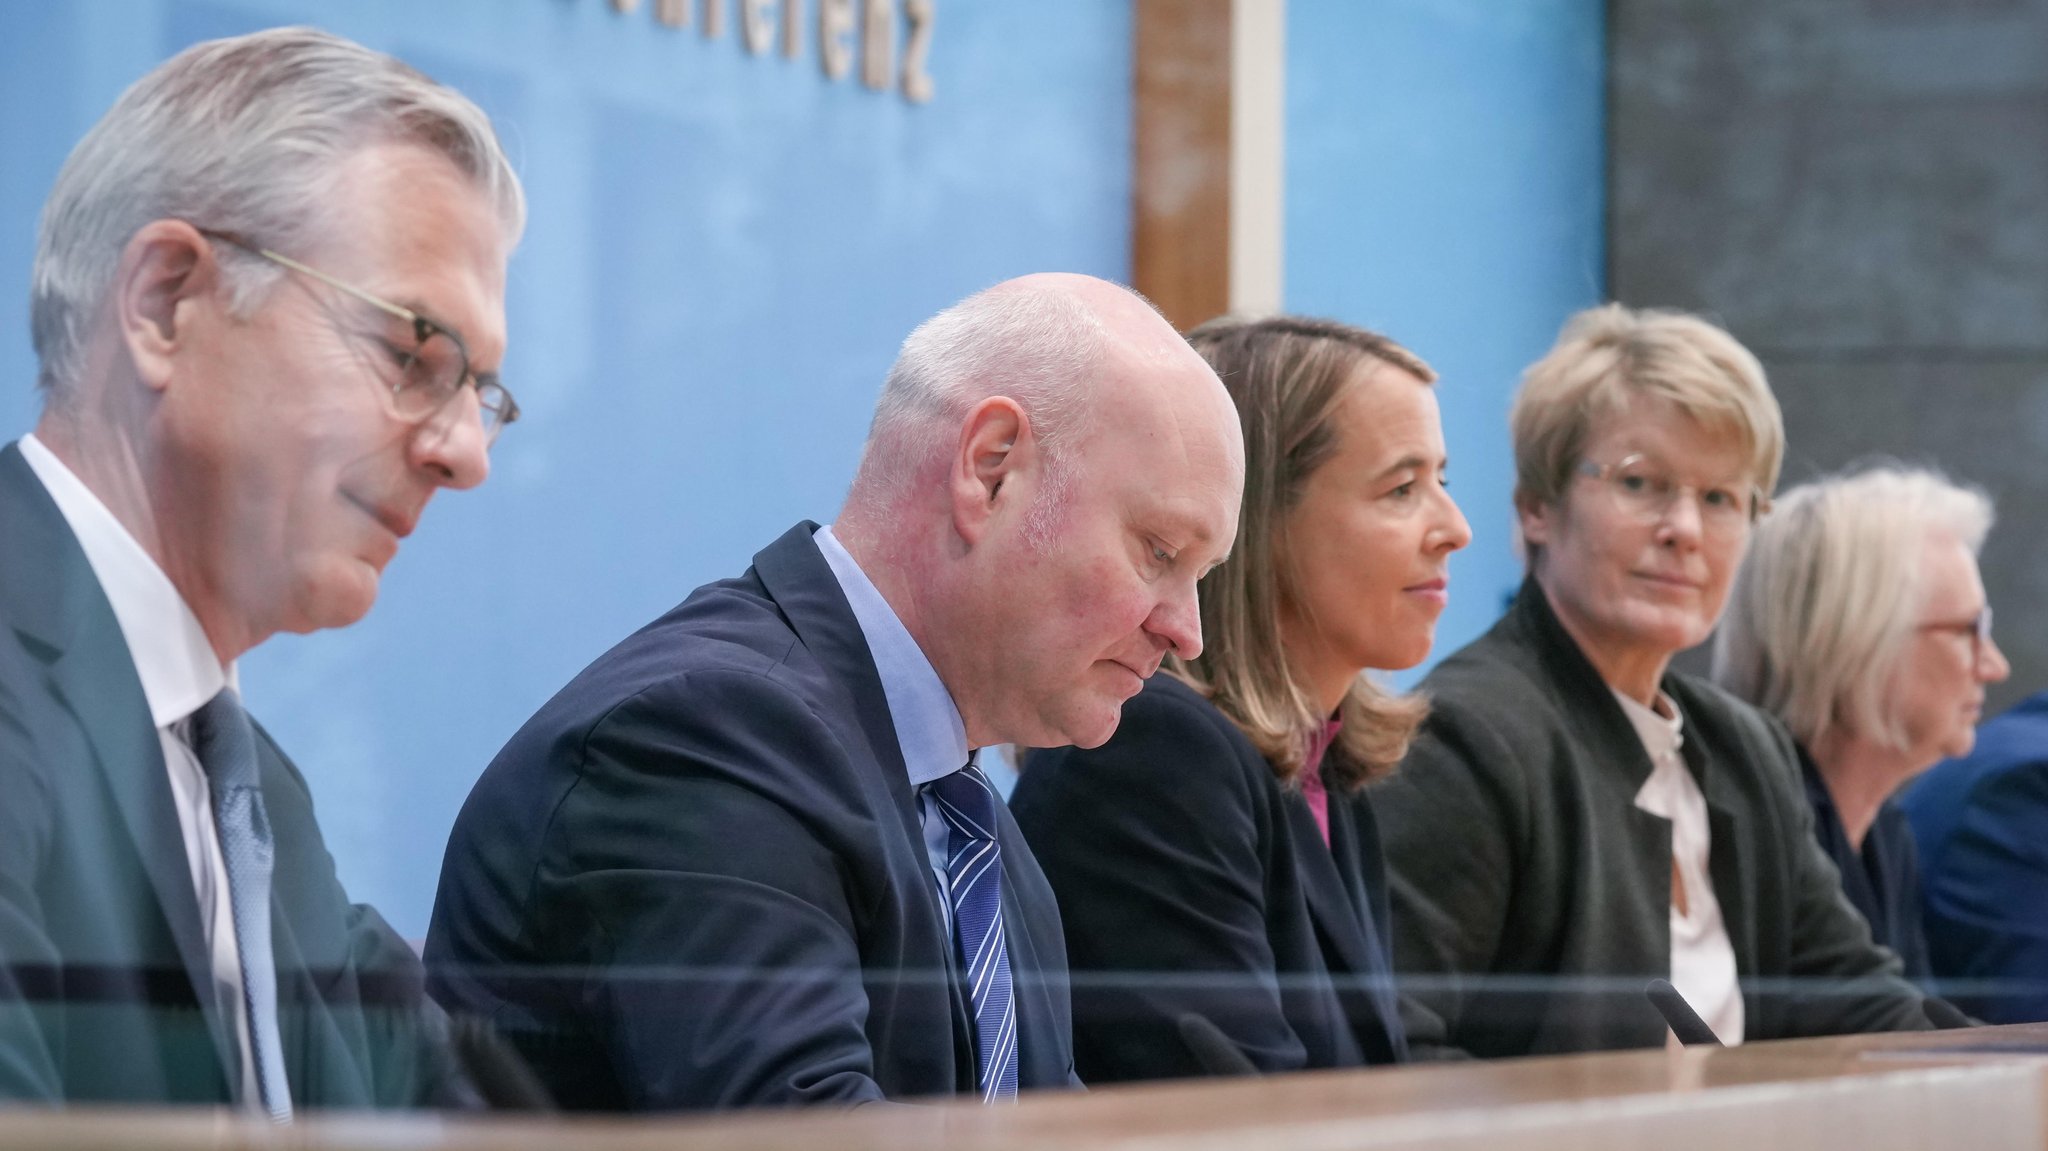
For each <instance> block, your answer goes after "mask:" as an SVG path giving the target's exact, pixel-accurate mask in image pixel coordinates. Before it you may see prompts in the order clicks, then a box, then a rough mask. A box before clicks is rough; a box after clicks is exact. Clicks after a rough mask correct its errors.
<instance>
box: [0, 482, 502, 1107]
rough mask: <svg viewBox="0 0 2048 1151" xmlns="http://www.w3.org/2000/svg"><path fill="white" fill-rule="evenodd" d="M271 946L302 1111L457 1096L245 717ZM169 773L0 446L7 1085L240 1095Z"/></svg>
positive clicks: (397, 980)
mask: <svg viewBox="0 0 2048 1151" xmlns="http://www.w3.org/2000/svg"><path fill="white" fill-rule="evenodd" d="M257 756H258V758H259V761H260V762H259V768H260V772H261V780H262V786H263V801H264V806H265V808H266V810H267V812H268V815H269V818H270V825H271V833H272V837H273V839H274V840H275V843H276V861H275V865H274V870H273V873H272V877H271V906H270V916H271V936H272V938H271V950H272V954H273V956H274V958H275V960H276V964H277V975H278V1001H279V1012H278V1015H279V1029H280V1032H281V1037H282V1040H283V1047H284V1058H285V1075H286V1078H287V1079H288V1080H289V1082H290V1084H291V1093H292V1098H293V1100H294V1101H295V1102H296V1103H297V1104H298V1105H299V1106H300V1107H321V1106H330V1107H370V1106H378V1105H409V1104H424V1103H451V1102H458V1101H462V1100H463V1099H464V1098H466V1096H465V1095H464V1094H463V1093H464V1092H466V1090H467V1088H466V1086H464V1085H462V1083H461V1081H460V1080H459V1078H457V1077H456V1076H455V1073H454V1065H453V1063H452V1061H451V1060H450V1057H449V1055H448V1052H447V1049H446V1047H445V1045H444V1044H443V1042H442V1040H443V1038H444V1035H445V1028H444V1021H443V1020H442V1019H441V1016H440V1012H439V1011H438V1010H436V1009H434V1007H433V1005H432V1004H430V1003H427V1002H426V1000H425V997H424V994H423V992H422V988H421V976H420V967H419V962H418V960H416V959H415V958H414V957H413V954H412V952H411V951H410V950H409V949H408V948H407V947H406V945H405V943H404V941H403V940H401V939H399V938H398V936H397V935H396V934H395V933H393V932H392V931H391V929H390V928H389V927H388V926H386V925H385V923H384V921H383V919H382V918H381V917H379V916H378V915H377V913H376V912H375V911H372V910H370V909H369V908H367V907H360V906H351V905H350V904H349V902H348V899H347V897H346V896H345V895H344V894H343V892H342V888H341V884H340V883H339V882H337V881H336V879H335V874H334V861H333V860H332V859H331V858H329V856H328V854H327V848H326V845H325V844H324V843H323V842H322V840H321V837H320V828H319V825H318V824H316V823H315V822H314V821H313V803H312V798H311V796H310V795H309V794H308V793H307V790H306V782H305V780H304V779H303V778H302V777H301V776H300V775H299V773H298V770H297V769H296V768H294V767H293V766H292V765H291V763H290V761H288V760H287V759H286V758H285V757H284V754H283V753H282V752H280V751H279V750H278V748H277V746H276V745H275V744H274V743H272V742H271V741H270V737H269V736H268V735H267V734H265V733H264V732H263V731H262V729H261V728H258V729H257ZM191 875H192V872H191V869H190V865H189V864H188V862H187V860H186V855H185V842H184V837H183V835H182V833H181V832H180V831H179V829H178V816H177V809H176V808H175V807H174V806H173V800H172V796H171V785H170V777H169V776H168V775H167V774H166V772H165V769H164V758H163V749H162V745H161V743H160V742H159V741H158V738H157V732H156V728H155V726H154V725H153V724H152V722H151V719H150V713H149V705H148V702H147V701H146V700H145V699H144V697H143V692H142V681H141V679H140V678H139V677H138V676H137V675H136V671H135V665H134V662H133V661H132V660H131V659H130V658H129V654H128V645H127V641H126V639H125V638H124V637H123V636H122V634H121V628H120V624H119V623H118V622H117V621H116V620H115V618H114V609H113V606H112V605H111V604H109V603H108V601H107V597H106V595H105V593H103V592H102V591H101V589H100V585H99V582H98V581H97V580H96V579H95V578H94V576H93V571H92V567H91V565H90V564H89V563H88V562H87V560H86V557H85V552H84V551H83V550H82V549H81V548H80V547H79V544H78V539H77V537H76V536H74V535H73V534H72V533H71V529H70V526H69V525H68V524H67V523H66V522H65V520H64V517H63V515H62V513H61V512H59V511H58V510H57V505H56V504H55V503H54V502H53V501H52V500H51V499H50V496H49V493H48V492H47V491H46V490H45V489H44V488H43V486H42V483H41V481H39V480H38V479H37V478H36V476H35V473H34V472H33V471H31V470H30V468H29V466H28V462H27V461H26V460H25V459H23V458H22V455H21V450H20V449H19V448H17V447H14V446H12V445H10V446H8V447H7V448H6V449H5V450H4V451H0V1100H33V1101H39V1102H52V1103H55V1102H72V1103H83V1102H120V1103H200V1104H212V1105H219V1104H227V1103H231V1102H234V1100H235V1095H236V1093H237V1092H236V1085H238V1084H239V1083H240V1082H241V1072H240V1054H239V1050H238V1045H237V1043H236V1041H235V1039H234V1037H233V1034H232V1032H231V1031H230V1030H229V1027H230V1022H229V1021H230V1020H231V1018H232V1016H231V1014H230V1013H229V1012H227V1011H226V1010H224V1009H223V1006H222V1004H221V1003H220V1001H219V998H218V996H217V995H216V994H215V992H214V986H215V984H214V981H213V975H212V965H211V961H210V959H209V956H208V952H207V949H206V936H205V933H204V932H203V930H202V929H201V926H200V922H199V901H198V898H197V897H196V896H195V895H194V893H193V890H192V879H191Z"/></svg>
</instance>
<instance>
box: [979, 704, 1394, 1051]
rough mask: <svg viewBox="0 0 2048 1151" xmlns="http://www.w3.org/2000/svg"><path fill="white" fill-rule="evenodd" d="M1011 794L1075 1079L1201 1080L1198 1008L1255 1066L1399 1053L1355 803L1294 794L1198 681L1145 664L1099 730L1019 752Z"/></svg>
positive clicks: (1369, 863)
mask: <svg viewBox="0 0 2048 1151" xmlns="http://www.w3.org/2000/svg"><path fill="white" fill-rule="evenodd" d="M1011 803H1012V805H1013V807H1014V809H1015V811H1016V813H1017V822H1018V824H1019V825H1020V826H1021V827H1023V829H1024V834H1025V837H1026V838H1027V839H1029V840H1030V841H1031V846H1032V849H1033V850H1034V851H1036V852H1037V853H1038V859H1039V862H1040V864H1041V865H1042V866H1044V868H1045V874H1046V878H1048V879H1049V880H1051V882H1052V886H1053V891H1054V892H1055V893H1056V894H1057V895H1058V896H1059V901H1060V916H1061V919H1062V920H1063V921H1064V923H1065V924H1066V932H1067V951H1068V955H1069V957H1070V960H1071V962H1072V964H1073V969H1074V981H1075V982H1074V1053H1075V1059H1076V1063H1077V1066H1078V1068H1079V1070H1080V1072H1081V1077H1082V1078H1083V1079H1085V1080H1087V1081H1088V1082H1090V1083H1095V1082H1106V1081H1109V1080H1119V1079H1159V1078H1168V1077H1177V1076H1188V1075H1199V1074H1202V1073H1203V1072H1204V1066H1203V1063H1202V1061H1201V1060H1200V1059H1199V1058H1198V1057H1197V1056H1196V1055H1195V1053H1193V1052H1191V1051H1190V1050H1189V1048H1188V1046H1187V1044H1186V1043H1185V1041H1184V1040H1183V1039H1182V1037H1181V1034H1180V1032H1179V1029H1178V1027H1179V1022H1180V1020H1181V1018H1182V1017H1183V1016H1185V1015H1188V1014H1196V1015H1200V1016H1203V1017H1204V1018H1206V1019H1208V1020H1209V1021H1210V1022H1211V1023H1214V1024H1215V1025H1216V1026H1217V1027H1218V1028H1220V1029H1221V1030H1222V1032H1223V1034H1224V1035H1225V1036H1227V1037H1228V1038H1229V1039H1230V1040H1231V1042H1233V1043H1234V1044H1235V1045H1236V1046H1237V1048H1238V1050H1240V1051H1242V1052H1243V1053H1244V1055H1245V1057H1246V1058H1247V1059H1249V1060H1250V1061H1251V1063H1252V1065H1253V1066H1255V1067H1257V1068H1259V1069H1260V1070H1263V1071H1293V1070H1299V1069H1301V1068H1311V1067H1354V1066H1358V1065H1360V1064H1365V1063H1392V1062H1397V1061H1399V1060H1401V1059H1404V1058H1406V1056H1407V1045H1406V1043H1405V1041H1404V1040H1403V1038H1402V1033H1401V1025H1400V1018H1399V1014H1398V1009H1397V1007H1396V1004H1395V1000H1394V995H1393V988H1392V984H1391V980H1390V978H1389V974H1390V968H1389V965H1388V954H1387V946H1386V936H1385V933H1384V925H1385V924H1386V922H1387V902H1386V898H1387V896H1386V884H1385V879H1384V874H1383V871H1382V865H1381V861H1380V844H1379V833H1378V830H1377V829H1376V827H1375V826H1374V823H1373V817H1372V807H1371V805H1370V803H1369V802H1366V801H1362V800H1361V801H1359V802H1356V803H1349V804H1347V803H1344V802H1342V801H1340V800H1338V799H1337V798H1336V794H1335V793H1334V792H1333V793H1332V798H1331V802H1330V843H1329V844H1328V845H1327V846H1326V845H1325V844H1324V843H1323V838H1322V835H1321V833H1320V831H1318V829H1317V827H1316V822H1315V817H1314V816H1313V815H1312V814H1310V812H1309V808H1308V804H1307V802H1306V801H1305V800H1303V799H1302V796H1301V792H1300V791H1299V790H1298V789H1292V788H1289V789H1283V788H1282V787H1281V786H1280V783H1279V781H1278V780H1277V779H1276V778H1275V777H1274V775H1273V768H1272V766H1271V765H1270V764H1268V763H1267V762H1266V760H1265V758H1264V757H1263V756H1261V755H1260V754H1259V753H1258V752H1257V751H1256V750H1254V749H1253V747H1252V745H1251V742H1250V741H1249V740H1247V739H1246V738H1245V737H1244V734H1243V733H1242V732H1240V731H1239V730H1238V728H1237V725H1235V724H1233V723H1232V722H1231V721H1230V720H1229V719H1228V718H1227V717H1226V716H1224V714H1223V713H1222V712H1221V711H1218V710H1217V709H1216V707H1215V706H1214V705H1213V704H1211V703H1210V702H1209V701H1208V700H1206V699H1203V698H1202V697H1201V695H1200V694H1198V693H1197V692H1196V691H1195V690H1194V689H1192V688H1190V687H1188V686H1187V685H1186V684H1184V683H1182V682H1180V681H1179V680H1177V679H1174V678H1173V677H1171V676H1166V675H1160V676H1155V677H1153V679H1152V680H1151V682H1149V683H1147V684H1146V685H1145V690H1144V691H1142V692H1140V693H1139V694H1138V695H1137V697H1136V698H1134V699H1132V700H1131V701H1130V702H1129V703H1127V704H1125V705H1124V713H1123V721H1122V723H1120V724H1119V725H1118V727H1117V731H1116V734H1115V735H1114V736H1113V737H1111V739H1110V740H1109V742H1108V743H1106V744H1104V745H1102V746H1101V747H1099V748H1096V749H1094V750H1092V751H1082V750H1079V749H1076V748H1059V749H1056V750H1050V751H1040V752H1035V753H1033V754H1032V755H1031V756H1030V757H1029V758H1028V759H1027V761H1026V764H1025V767H1024V770H1023V774H1022V776H1021V778H1020V779H1019V781H1018V784H1017V790H1016V793H1015V795H1013V796H1012V798H1011Z"/></svg>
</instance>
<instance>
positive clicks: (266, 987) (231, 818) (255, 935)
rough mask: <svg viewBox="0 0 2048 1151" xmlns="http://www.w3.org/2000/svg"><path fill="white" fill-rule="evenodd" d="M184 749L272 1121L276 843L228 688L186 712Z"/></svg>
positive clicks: (276, 1054)
mask: <svg viewBox="0 0 2048 1151" xmlns="http://www.w3.org/2000/svg"><path fill="white" fill-rule="evenodd" d="M192 750H193V752H194V754H196V755H197V756H198V757H199V765H200V766H201V767H203V768H205V769H206V779H207V784H208V787H209V789H210V790H211V791H212V792H213V823H214V829H215V831H216V832H217V833H218V834H219V836H220V854H221V860H222V862H223V863H225V864H226V867H227V873H228V899H229V901H230V905H231V906H232V907H233V909H234V920H235V944H236V946H237V948H238V949H239V950H240V951H241V953H242V1003H243V1006H244V1007H245V1008H246V1009H247V1010H248V1013H249V1050H250V1054H251V1055H252V1056H253V1057H254V1059H255V1063H256V1087H257V1090H259V1091H260V1092H261V1093H262V1095H263V1109H264V1110H265V1111H267V1112H269V1114H270V1117H271V1119H272V1120H274V1121H276V1122H279V1123H288V1122H290V1121H291V1118H292V1096H291V1089H290V1086H289V1085H288V1084H287V1082H286V1080H285V1073H284V1042H283V1040H282V1039H281V1038H280V1037H279V1034H278V1029H277V963H276V960H275V959H274V958H273V957H272V955H271V951H270V873H271V869H272V867H273V866H274V864H275V862H276V844H275V843H273V842H272V840H271V838H270V817H269V815H268V813H266V812H265V811H264V809H263V786H262V780H261V778H260V776H259V775H258V773H257V765H256V732H255V729H254V728H253V727H252V726H251V725H250V723H249V714H248V713H247V712H245V711H243V710H242V704H241V701H240V700H238V699H236V698H235V689H233V688H231V687H230V688H222V689H221V692H220V694H219V695H216V696H214V697H213V698H212V699H210V700H208V701H207V702H206V704H205V706H203V707H201V708H200V709H199V710H198V711H195V712H193V713H192Z"/></svg>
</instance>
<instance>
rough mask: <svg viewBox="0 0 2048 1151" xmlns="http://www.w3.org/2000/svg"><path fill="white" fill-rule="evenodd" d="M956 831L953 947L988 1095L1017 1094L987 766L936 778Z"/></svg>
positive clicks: (950, 879)
mask: <svg viewBox="0 0 2048 1151" xmlns="http://www.w3.org/2000/svg"><path fill="white" fill-rule="evenodd" d="M931 789H932V795H933V797H934V798H936V799H937V800H938V801H939V814H941V815H943V816H944V817H945V819H946V825H947V827H948V829H949V831H950V843H949V852H948V854H947V857H946V885H947V887H949V888H950V889H951V891H952V903H953V946H954V948H955V950H956V951H958V953H959V956H960V970H961V971H962V972H963V973H965V977H966V980H967V988H968V996H969V1000H970V1002H971V1003H972V1005H973V1007H974V1037H975V1044H976V1046H977V1047H978V1048H979V1051H978V1055H979V1058H978V1059H977V1061H976V1070H977V1072H978V1082H979V1085H980V1087H981V1101H982V1102H983V1103H993V1102H995V1101H996V1100H998V1099H1015V1098H1016V1097H1017V1007H1016V1003H1015V1002H1014V1001H1013V999H1012V998H1011V995H1010V949H1009V946H1008V944H1007V943H1006V942H1005V941H1004V936H1003V853H1002V848H1001V847H1000V846H998V845H997V843H996V793H995V789H994V788H992V787H990V786H989V784H988V779H987V777H985V776H983V775H982V774H981V769H980V768H979V767H976V766H975V765H974V761H973V760H972V759H969V760H968V761H967V766H966V767H963V768H961V769H960V770H959V771H956V772H954V773H953V774H951V775H948V776H944V777H942V778H939V779H935V780H933V781H932V783H931Z"/></svg>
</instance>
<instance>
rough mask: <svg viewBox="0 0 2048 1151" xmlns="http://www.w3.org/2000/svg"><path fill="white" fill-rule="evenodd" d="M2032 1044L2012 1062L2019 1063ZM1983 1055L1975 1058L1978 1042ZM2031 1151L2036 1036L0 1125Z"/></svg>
mask: <svg viewBox="0 0 2048 1151" xmlns="http://www.w3.org/2000/svg"><path fill="white" fill-rule="evenodd" d="M2029 1045H2030V1046H2031V1048H2032V1050H2029V1049H2027V1048H2028V1046H2029ZM1987 1048H1988V1049H1989V1050H1985V1049H1987ZM1831 1146H1841V1147H1852V1148H1855V1149H1856V1151H1885V1149H1888V1148H1942V1149H1947V1148H1967V1149H1969V1151H1997V1149H2002V1148H2016V1149H2017V1148H2024V1149H2027V1151H2044V1149H2048V1024H2034V1025H2027V1026H2022V1027H2002V1028H1984V1029H1980V1030H1975V1031H1950V1032H1940V1033H1922V1034H1912V1035H1884V1036H1853V1037H1845V1038H1837V1039H1810V1040H1797V1041H1791V1042H1781V1043H1758V1044H1751V1045H1748V1046H1745V1047H1739V1048H1733V1049H1730V1050H1725V1051H1724V1050H1701V1049H1698V1048H1693V1049H1689V1050H1685V1051H1636V1052H1621V1053H1608V1054H1597V1055H1576V1056H1565V1057H1558V1058H1546V1059H1516V1060H1504V1061H1499V1062H1493V1063H1469V1064H1435V1065H1427V1066H1414V1067H1402V1068H1387V1069H1379V1070H1369V1071H1342V1072H1312V1073H1307V1074H1300V1075H1292V1076H1284V1077H1277V1078H1271V1079H1235V1080H1204V1081H1192V1082H1182V1083H1171V1084H1159V1085H1146V1086H1135V1087H1121V1088H1110V1089H1104V1090H1098V1091H1093V1092H1087V1093H1078V1092H1077V1093H1072V1094H1066V1093H1054V1094H1043V1095H1035V1096H1027V1097H1026V1098H1025V1099H1024V1100H1023V1101H1022V1102H1020V1103H1018V1104H1017V1105H1015V1106H1008V1107H997V1108H985V1107H981V1106H979V1105H976V1104H972V1103H957V1102H954V1103H945V1104H939V1105H932V1106H922V1107H897V1108H886V1109H885V1108H869V1109H864V1110H861V1111H855V1112H830V1113H820V1112H804V1113H797V1112H779V1113H778V1112H753V1113H747V1114H741V1115H731V1116H714V1117H704V1118H682V1119H676V1118H668V1119H643V1118H566V1119H559V1120H555V1119H538V1118H535V1119H498V1118H489V1117H477V1118H470V1117H461V1116H435V1115H362V1116H356V1115H323V1116H318V1117H315V1118H311V1119H307V1120H302V1121H301V1122H300V1123H298V1124H297V1125H295V1126H293V1127H290V1128H286V1129H273V1128H271V1127H269V1126H268V1125H267V1124H265V1123H263V1122H261V1121H260V1120H252V1119H250V1118H247V1117H244V1116H241V1115H232V1114H227V1113H220V1112H194V1111H156V1110H146V1111H143V1110H138V1111H120V1110H111V1109H101V1110H83V1109H80V1110H73V1111H69V1112H30V1111H18V1112H12V1113H9V1112H5V1111H0V1148H14V1147H50V1148H88V1147H89V1148H108V1149H115V1151H119V1149H123V1148H138V1149H140V1148H150V1149H165V1151H170V1149H178V1151H182V1149H188V1148H202V1147H204V1148H217V1147H224V1148H241V1147H248V1148H269V1147H308V1148H333V1149H336V1151H341V1149H350V1151H354V1149H363V1151H401V1149H407V1148H422V1149H426V1148H432V1149H449V1151H472V1149H476V1151H481V1149H483V1148H506V1149H509V1151H526V1149H534V1151H538V1149H541V1148H547V1149H550V1151H552V1149H555V1148H577V1149H584V1148H587V1149H590V1151H643V1149H644V1151H655V1149H660V1151H767V1149H770V1148H794V1149H797V1151H885V1149H886V1151H939V1149H942V1148H944V1149H953V1148H959V1149H962V1151H1022V1149H1025V1148H1077V1149H1082V1151H1111V1149H1114V1151H1226V1149H1228V1151H1239V1149H1243V1148H1279V1149H1290V1151H1292V1149H1300V1151H1326V1149H1330V1151H1334V1149H1337V1148H1375V1149H1378V1148H1404V1149H1406V1148H1429V1149H1432V1151H1438V1149H1442V1151H1449V1149H1453V1148H1457V1149H1463V1148H1475V1149H1476V1148H1486V1149H1487V1151H1501V1149H1503V1148H1512V1149H1513V1151H1548V1149H1550V1148H1572V1149H1574V1151H1580V1149H1585V1151H1600V1149H1605V1148H1616V1149H1619V1148H1645V1147H1646V1148H1652V1149H1653V1151H1692V1149H1693V1148H1737V1149H1739V1151H1772V1149H1773V1148H1779V1147H1783V1148H1799V1149H1801V1151H1805V1149H1808V1148H1819V1147H1831Z"/></svg>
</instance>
